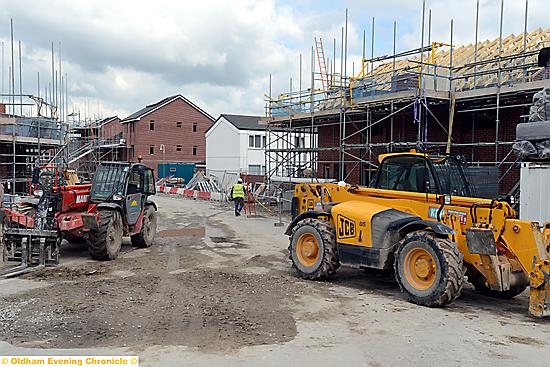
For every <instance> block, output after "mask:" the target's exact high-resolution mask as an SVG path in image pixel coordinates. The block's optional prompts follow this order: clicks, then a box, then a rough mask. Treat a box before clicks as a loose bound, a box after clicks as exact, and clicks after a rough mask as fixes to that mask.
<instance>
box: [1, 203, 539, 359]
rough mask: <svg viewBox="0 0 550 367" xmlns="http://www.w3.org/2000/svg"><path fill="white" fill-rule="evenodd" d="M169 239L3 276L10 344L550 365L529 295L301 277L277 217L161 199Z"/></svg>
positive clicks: (179, 355) (191, 354)
mask: <svg viewBox="0 0 550 367" xmlns="http://www.w3.org/2000/svg"><path fill="white" fill-rule="evenodd" d="M156 201H157V203H158V205H159V207H160V211H159V213H160V220H159V224H160V227H159V232H158V235H157V240H156V244H155V246H153V247H151V248H149V249H133V248H132V247H131V246H130V245H129V243H128V242H127V243H125V246H124V247H123V253H122V255H121V256H120V258H118V259H117V260H115V261H111V262H94V261H91V260H89V258H88V256H87V254H86V250H85V249H84V248H82V247H79V246H78V245H64V247H63V249H62V251H63V254H62V256H63V258H62V259H63V261H62V265H61V266H59V267H57V268H54V269H48V270H44V271H40V272H35V273H32V274H27V275H25V276H23V277H21V278H18V279H9V280H2V281H0V340H1V342H0V354H2V355H14V354H44V353H46V354H65V355H66V354H84V353H93V354H103V355H105V354H138V355H140V357H141V364H142V365H145V366H156V365H163V366H172V365H173V366H179V365H186V364H193V365H212V364H216V365H258V364H263V365H273V366H277V365H282V364H287V365H298V364H299V365H315V366H320V365H329V364H342V363H346V364H349V365H371V366H385V365H388V366H390V365H396V364H402V365H411V364H414V365H417V364H423V365H428V366H431V365H442V364H444V365H472V364H475V365H496V364H498V365H501V366H506V365H510V366H515V365H517V364H518V363H529V364H530V365H532V366H539V365H540V366H544V365H548V361H550V322H548V321H546V320H542V321H540V320H535V319H532V318H530V317H528V316H527V304H528V298H527V297H528V294H527V293H524V294H522V295H520V296H518V297H516V298H515V299H512V300H496V299H492V298H488V297H485V296H483V295H480V294H478V293H476V292H474V291H473V290H472V289H471V288H467V289H465V290H464V292H463V295H462V297H461V298H460V299H459V300H457V301H456V302H455V303H453V304H452V305H450V306H448V307H446V308H443V309H429V308H425V307H420V306H417V305H414V304H410V303H408V302H407V301H406V299H405V297H404V296H403V295H402V294H401V293H400V291H399V288H398V286H397V284H396V283H395V282H394V280H393V277H392V276H391V275H388V274H377V273H365V272H363V271H359V270H354V269H340V270H339V271H338V273H337V275H336V277H335V278H334V279H333V280H331V281H328V282H311V281H303V280H301V279H299V278H297V277H296V276H295V275H294V273H293V271H292V269H291V267H290V263H289V261H288V253H287V250H286V247H287V246H288V239H287V238H286V236H284V235H283V233H282V232H283V231H284V227H275V226H274V222H276V221H277V219H276V218H274V217H270V216H267V215H265V216H262V217H256V218H248V217H246V216H243V217H238V218H236V217H234V216H233V215H232V212H231V208H230V207H229V206H227V205H225V204H221V203H214V202H201V201H193V200H186V199H180V198H171V197H167V196H159V197H157V198H156Z"/></svg>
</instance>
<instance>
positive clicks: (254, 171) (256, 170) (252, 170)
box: [248, 164, 262, 175]
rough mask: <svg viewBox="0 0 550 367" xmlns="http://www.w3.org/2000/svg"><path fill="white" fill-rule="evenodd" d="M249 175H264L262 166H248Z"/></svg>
mask: <svg viewBox="0 0 550 367" xmlns="http://www.w3.org/2000/svg"><path fill="white" fill-rule="evenodd" d="M248 173H249V174H250V175H261V174H262V166H260V165H259V164H249V165H248Z"/></svg>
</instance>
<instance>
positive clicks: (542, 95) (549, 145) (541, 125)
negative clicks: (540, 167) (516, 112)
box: [512, 87, 550, 161]
mask: <svg viewBox="0 0 550 367" xmlns="http://www.w3.org/2000/svg"><path fill="white" fill-rule="evenodd" d="M512 148H513V149H514V151H515V152H516V154H517V155H518V156H519V157H520V158H521V159H522V160H524V161H526V160H533V159H534V160H540V159H542V160H550V87H546V88H544V89H543V90H541V91H539V92H537V93H535V95H534V96H533V105H532V106H531V109H530V110H529V122H525V123H521V124H518V125H517V127H516V142H515V143H514V145H513V147H512Z"/></svg>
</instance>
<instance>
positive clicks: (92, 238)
mask: <svg viewBox="0 0 550 367" xmlns="http://www.w3.org/2000/svg"><path fill="white" fill-rule="evenodd" d="M122 236H123V228H122V217H121V215H120V213H119V212H118V211H116V210H100V211H99V226H98V229H97V231H90V234H89V238H88V251H89V253H90V256H91V257H92V258H93V259H95V260H114V259H116V258H117V256H118V253H119V252H120V247H121V246H122Z"/></svg>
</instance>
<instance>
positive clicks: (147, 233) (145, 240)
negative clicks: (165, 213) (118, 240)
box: [130, 205, 157, 247]
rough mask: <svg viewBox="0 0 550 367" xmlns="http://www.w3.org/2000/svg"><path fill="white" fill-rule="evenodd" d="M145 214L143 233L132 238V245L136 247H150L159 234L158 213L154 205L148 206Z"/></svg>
mask: <svg viewBox="0 0 550 367" xmlns="http://www.w3.org/2000/svg"><path fill="white" fill-rule="evenodd" d="M144 211H145V212H144V213H143V223H142V225H141V231H140V232H139V233H136V234H135V235H133V236H131V237H130V239H131V240H132V245H134V246H136V247H150V246H151V245H152V244H153V240H154V239H155V234H156V233H157V211H156V210H155V207H154V206H152V205H147V206H146V207H145V209H144Z"/></svg>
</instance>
